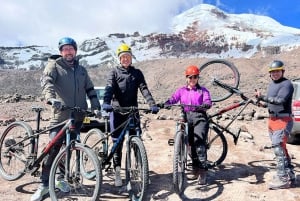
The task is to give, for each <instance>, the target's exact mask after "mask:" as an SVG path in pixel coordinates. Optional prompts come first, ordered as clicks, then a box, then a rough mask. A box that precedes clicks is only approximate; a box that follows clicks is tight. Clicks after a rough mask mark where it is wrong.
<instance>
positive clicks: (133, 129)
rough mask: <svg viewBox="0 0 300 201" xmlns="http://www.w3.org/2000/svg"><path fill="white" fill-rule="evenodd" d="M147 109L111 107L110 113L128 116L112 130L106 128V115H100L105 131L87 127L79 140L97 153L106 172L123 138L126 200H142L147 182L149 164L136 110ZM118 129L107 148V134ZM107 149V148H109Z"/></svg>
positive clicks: (107, 116) (108, 135)
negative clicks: (110, 145) (82, 137)
mask: <svg viewBox="0 0 300 201" xmlns="http://www.w3.org/2000/svg"><path fill="white" fill-rule="evenodd" d="M141 110H142V111H144V112H150V110H149V109H143V108H138V107H135V106H131V107H114V108H113V111H114V112H119V113H121V114H124V115H128V119H127V120H126V121H125V122H124V123H122V124H121V125H120V126H119V127H118V128H116V129H115V130H114V131H112V132H109V131H108V127H109V126H108V119H109V114H108V113H107V114H106V115H102V116H103V118H104V120H105V132H104V133H103V132H102V131H101V130H100V129H92V130H90V131H89V132H88V133H87V135H86V137H85V138H84V140H83V143H85V144H87V145H88V146H89V147H91V148H92V149H93V150H94V151H95V153H96V154H97V155H98V157H99V159H100V161H101V165H102V168H103V169H105V171H108V169H110V167H111V160H112V157H113V154H114V153H115V151H116V150H117V148H118V147H119V146H121V143H123V141H124V139H125V142H124V143H125V145H126V159H125V164H126V165H125V175H126V186H127V191H128V193H129V197H130V200H143V199H144V198H145V195H146V193H147V189H148V184H149V166H148V158H147V153H146V149H145V146H144V144H143V142H142V139H141V129H140V125H139V117H138V115H139V111H141ZM119 128H122V131H121V134H120V136H119V138H118V139H117V141H116V143H114V144H113V146H112V147H111V148H110V147H109V141H111V140H110V139H109V138H110V136H111V135H112V134H113V133H114V132H115V131H116V130H118V129H119ZM109 150H110V151H109Z"/></svg>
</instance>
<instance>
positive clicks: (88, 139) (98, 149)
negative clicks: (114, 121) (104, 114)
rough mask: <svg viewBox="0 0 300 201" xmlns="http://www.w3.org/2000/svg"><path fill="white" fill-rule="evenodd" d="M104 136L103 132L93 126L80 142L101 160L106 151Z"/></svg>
mask: <svg viewBox="0 0 300 201" xmlns="http://www.w3.org/2000/svg"><path fill="white" fill-rule="evenodd" d="M105 138H106V137H105V134H104V133H103V132H102V131H101V130H100V129H98V128H93V129H91V130H89V131H88V133H87V134H86V136H85V138H84V139H83V141H82V143H83V144H85V145H87V146H89V147H90V148H91V149H92V150H93V151H94V152H95V153H96V155H97V156H98V157H99V159H100V160H101V159H103V157H105V156H106V155H107V151H108V150H107V149H108V144H107V141H106V140H105Z"/></svg>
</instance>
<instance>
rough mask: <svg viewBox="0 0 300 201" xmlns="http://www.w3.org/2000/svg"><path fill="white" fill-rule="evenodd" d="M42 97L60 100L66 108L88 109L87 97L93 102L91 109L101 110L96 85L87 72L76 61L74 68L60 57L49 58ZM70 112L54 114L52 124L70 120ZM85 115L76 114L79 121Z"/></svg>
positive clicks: (44, 73) (43, 79)
mask: <svg viewBox="0 0 300 201" xmlns="http://www.w3.org/2000/svg"><path fill="white" fill-rule="evenodd" d="M41 85H42V95H43V96H44V98H45V100H49V99H50V98H55V99H58V100H59V101H61V102H62V104H63V105H66V106H70V107H73V106H78V107H80V108H82V109H87V103H86V96H88V97H89V99H90V101H91V109H92V110H94V109H100V103H99V100H98V98H97V95H96V91H95V90H94V85H93V83H92V81H91V79H90V77H89V75H88V72H87V70H86V69H85V68H84V67H83V66H81V65H79V62H78V60H76V62H75V65H74V68H72V67H70V66H68V64H67V63H66V62H65V61H64V59H63V58H62V57H61V56H59V55H53V56H51V57H50V58H49V60H48V64H47V65H46V67H45V69H44V72H43V75H42V78H41ZM69 113H70V111H57V110H53V112H52V123H59V122H62V121H64V120H66V119H68V118H69V115H70V114H69ZM83 117H84V115H83V114H78V113H77V114H75V118H76V120H77V121H81V120H83Z"/></svg>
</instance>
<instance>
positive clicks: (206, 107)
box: [201, 103, 211, 109]
mask: <svg viewBox="0 0 300 201" xmlns="http://www.w3.org/2000/svg"><path fill="white" fill-rule="evenodd" d="M201 106H202V108H204V109H209V108H210V107H211V105H209V104H206V103H204V104H202V105H201Z"/></svg>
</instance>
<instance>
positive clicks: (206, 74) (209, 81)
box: [199, 59, 240, 102]
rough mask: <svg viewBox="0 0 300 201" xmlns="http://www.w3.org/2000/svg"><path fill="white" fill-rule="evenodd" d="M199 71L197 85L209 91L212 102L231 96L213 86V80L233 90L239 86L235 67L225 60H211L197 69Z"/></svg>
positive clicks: (237, 72)
mask: <svg viewBox="0 0 300 201" xmlns="http://www.w3.org/2000/svg"><path fill="white" fill-rule="evenodd" d="M199 70H200V79H199V84H200V86H204V87H205V88H207V89H208V90H209V92H210V96H211V100H212V102H220V101H223V100H226V99H227V98H229V97H230V96H231V95H232V94H233V93H232V92H230V91H228V90H226V89H224V88H222V87H220V86H218V85H217V84H215V83H214V80H218V81H220V82H222V83H224V84H226V85H229V86H231V87H234V88H238V86H239V83H240V73H239V71H238V69H237V67H236V66H235V65H234V64H233V63H231V62H229V61H227V60H224V59H213V60H210V61H207V62H206V63H204V64H202V65H201V66H200V67H199Z"/></svg>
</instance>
